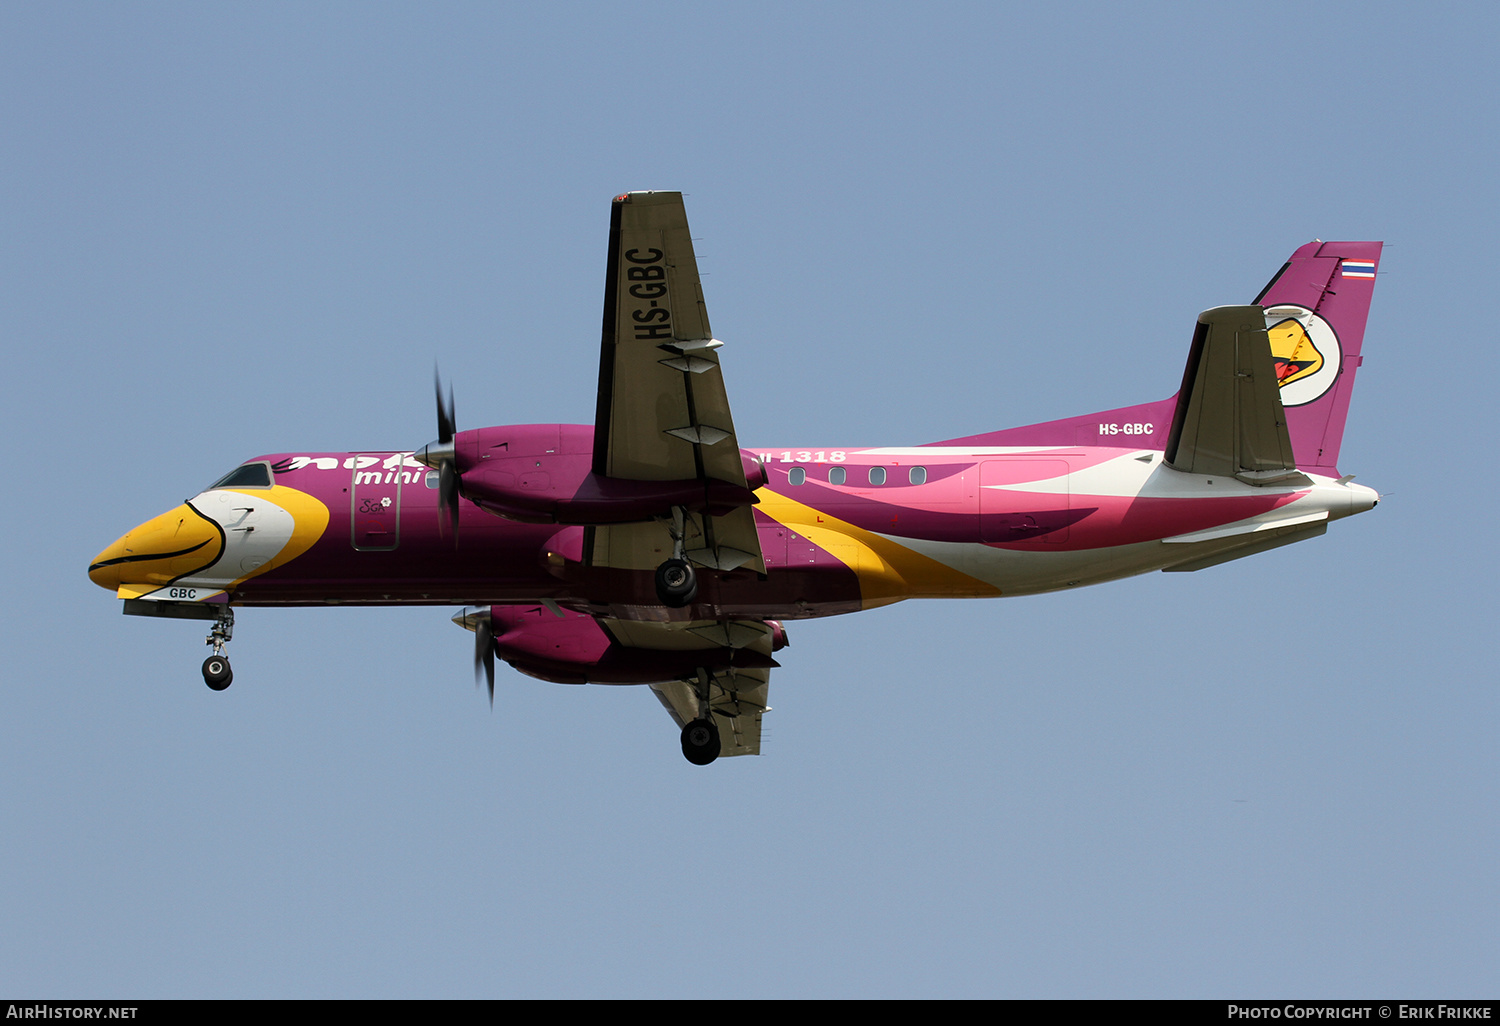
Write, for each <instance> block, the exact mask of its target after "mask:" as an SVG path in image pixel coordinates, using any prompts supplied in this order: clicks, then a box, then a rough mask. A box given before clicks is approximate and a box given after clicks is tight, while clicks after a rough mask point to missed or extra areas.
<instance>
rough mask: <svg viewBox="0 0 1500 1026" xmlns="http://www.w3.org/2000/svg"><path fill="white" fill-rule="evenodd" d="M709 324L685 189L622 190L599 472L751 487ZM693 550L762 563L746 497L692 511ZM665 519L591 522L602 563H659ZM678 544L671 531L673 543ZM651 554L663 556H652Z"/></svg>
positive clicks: (603, 354) (612, 233)
mask: <svg viewBox="0 0 1500 1026" xmlns="http://www.w3.org/2000/svg"><path fill="white" fill-rule="evenodd" d="M721 344H722V343H720V342H718V341H716V340H715V339H714V337H713V334H712V332H711V331H710V329H709V325H708V313H707V311H706V309H705V307H704V304H703V289H702V286H701V284H700V283H699V280H698V262H697V260H696V258H695V257H694V256H693V242H692V238H691V237H690V236H689V234H688V223H687V211H686V210H685V209H684V208H683V205H682V194H681V193H679V192H630V193H626V194H625V195H623V196H617V197H615V201H614V207H613V209H612V212H611V217H610V228H609V270H608V274H607V277H606V279H605V285H604V327H603V339H602V342H601V345H600V353H599V401H598V409H597V411H596V414H595V417H594V473H596V474H601V475H604V476H607V477H613V478H619V479H621V480H625V481H684V480H693V479H697V480H701V481H704V482H708V481H724V482H727V483H729V484H733V485H738V486H740V487H741V488H744V487H747V482H746V478H745V467H744V464H743V463H742V462H741V459H740V447H739V441H738V439H737V438H736V436H735V431H734V420H733V418H732V417H731V416H730V413H729V397H728V395H727V394H726V392H725V390H724V377H723V374H722V373H721V372H720V369H719V357H718V353H717V350H718V348H719V347H720V345H721ZM690 519H691V520H692V521H693V522H692V523H691V524H689V525H688V527H687V534H688V539H687V548H688V553H687V555H688V558H689V559H691V560H692V561H693V562H695V563H699V564H701V565H703V566H708V567H714V568H716V569H720V570H732V569H735V568H736V567H741V566H743V567H747V568H750V569H754V570H755V571H756V572H758V573H765V569H766V567H765V560H764V558H763V557H762V555H761V551H760V540H759V537H758V536H757V534H756V530H755V519H754V516H753V514H752V512H751V510H750V508H749V507H740V508H737V509H735V510H734V511H733V512H731V513H730V514H728V515H726V516H717V517H711V516H693V517H691V518H690ZM667 537H668V533H667V531H666V529H665V527H663V526H661V525H656V524H647V525H629V526H627V527H624V528H614V527H608V528H606V527H599V528H595V529H593V530H591V531H590V545H589V551H586V552H585V553H584V558H585V560H586V561H588V562H589V563H590V564H592V565H595V566H613V567H622V568H626V569H654V568H655V567H656V566H657V565H659V564H660V563H661V558H660V557H657V556H655V555H654V554H653V553H654V551H655V550H656V549H658V548H659V547H660V546H659V545H658V544H657V542H658V541H659V540H660V539H661V538H667ZM666 548H667V551H668V554H669V555H670V550H671V544H670V541H668V542H667V545H666ZM652 559H654V561H650V560H652Z"/></svg>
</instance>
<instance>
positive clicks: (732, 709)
mask: <svg viewBox="0 0 1500 1026" xmlns="http://www.w3.org/2000/svg"><path fill="white" fill-rule="evenodd" d="M601 626H603V627H604V629H605V630H606V631H608V632H609V633H610V634H612V635H613V636H614V637H615V639H616V640H617V641H618V642H619V643H620V644H622V645H625V646H626V647H630V648H646V649H658V650H663V649H664V650H667V651H673V652H684V651H695V650H697V651H704V652H711V651H718V652H722V651H723V649H725V648H730V649H733V650H735V651H743V652H748V653H753V654H754V655H758V656H763V657H764V658H763V659H755V658H753V657H752V659H751V660H750V661H752V662H759V663H763V664H764V663H771V664H772V665H774V662H775V661H774V660H772V659H771V640H772V635H771V630H770V628H769V627H767V626H766V625H765V624H764V623H761V622H760V621H757V620H725V621H713V620H703V621H697V622H693V623H686V624H668V623H653V622H645V621H638V620H633V621H625V620H605V621H601ZM704 676H705V677H706V678H707V681H706V682H707V684H708V689H709V690H708V694H709V700H708V704H709V709H710V711H711V712H712V714H713V718H714V724H715V725H716V726H717V727H718V728H719V746H720V751H719V754H720V755H721V756H725V755H759V754H760V720H761V716H762V714H764V713H766V712H769V711H770V708H771V707H770V706H769V705H767V704H766V700H767V694H768V691H769V686H770V679H771V666H768V665H761V666H751V667H739V666H729V667H722V668H718V669H714V670H710V671H706V672H705V674H704ZM703 684H704V681H703V680H701V679H700V680H697V681H689V680H669V681H661V682H658V683H654V684H652V685H651V690H652V691H654V692H655V693H656V697H657V699H658V700H659V701H660V702H661V704H662V706H663V707H665V708H666V710H667V713H668V715H670V716H671V717H672V720H673V722H675V723H676V724H677V725H678V726H679V727H682V726H685V725H686V724H687V723H688V722H689V721H691V720H695V719H697V718H698V711H699V708H700V704H699V699H698V693H699V689H700V688H701V687H702V686H703Z"/></svg>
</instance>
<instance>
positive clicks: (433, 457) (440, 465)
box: [413, 367, 458, 545]
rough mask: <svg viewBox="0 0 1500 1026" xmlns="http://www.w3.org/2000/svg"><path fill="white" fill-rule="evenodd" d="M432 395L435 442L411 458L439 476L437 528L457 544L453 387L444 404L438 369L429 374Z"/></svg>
mask: <svg viewBox="0 0 1500 1026" xmlns="http://www.w3.org/2000/svg"><path fill="white" fill-rule="evenodd" d="M432 379H433V380H432V384H433V391H434V392H435V393H436V395H437V422H438V436H437V441H435V442H428V443H427V444H426V445H424V446H423V447H422V448H421V449H420V450H419V451H418V452H416V453H414V454H413V458H414V459H415V460H416V461H417V462H418V463H424V464H426V465H427V466H429V467H431V468H432V469H433V470H436V471H437V472H438V509H439V511H440V513H439V516H440V519H439V521H438V523H439V525H440V526H441V527H443V528H445V530H444V534H445V535H451V536H452V538H453V544H455V545H457V544H458V467H457V466H456V465H455V457H454V452H453V435H454V433H455V432H456V430H457V417H456V415H455V414H454V404H453V386H452V385H449V386H448V401H447V403H446V404H445V403H444V402H443V379H442V376H441V375H440V374H439V373H438V371H437V368H435V367H434V368H433V372H432Z"/></svg>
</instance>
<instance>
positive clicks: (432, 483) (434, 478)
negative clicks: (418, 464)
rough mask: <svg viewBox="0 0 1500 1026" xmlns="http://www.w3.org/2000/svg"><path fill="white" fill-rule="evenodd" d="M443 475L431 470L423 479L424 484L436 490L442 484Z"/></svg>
mask: <svg viewBox="0 0 1500 1026" xmlns="http://www.w3.org/2000/svg"><path fill="white" fill-rule="evenodd" d="M442 480H443V475H442V474H441V473H440V472H438V471H436V470H429V471H428V472H427V476H426V477H424V478H422V483H423V484H424V485H426V486H427V487H428V488H436V487H438V485H439V484H440V483H442Z"/></svg>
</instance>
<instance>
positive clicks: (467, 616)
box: [453, 606, 495, 709]
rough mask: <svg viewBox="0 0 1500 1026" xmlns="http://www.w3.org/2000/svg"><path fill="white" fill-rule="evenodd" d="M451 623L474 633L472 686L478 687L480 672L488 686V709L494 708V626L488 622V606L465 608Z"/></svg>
mask: <svg viewBox="0 0 1500 1026" xmlns="http://www.w3.org/2000/svg"><path fill="white" fill-rule="evenodd" d="M453 622H454V623H456V624H458V625H459V626H460V627H462V628H464V629H465V630H470V631H473V632H474V686H475V687H478V686H479V679H480V678H479V674H480V671H481V670H483V672H484V681H485V683H486V684H487V685H488V686H489V691H490V708H491V709H493V708H495V625H494V624H493V623H492V622H491V621H490V607H489V606H466V607H465V608H464V610H463V612H461V613H459V614H458V615H457V616H455V617H454V618H453Z"/></svg>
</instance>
